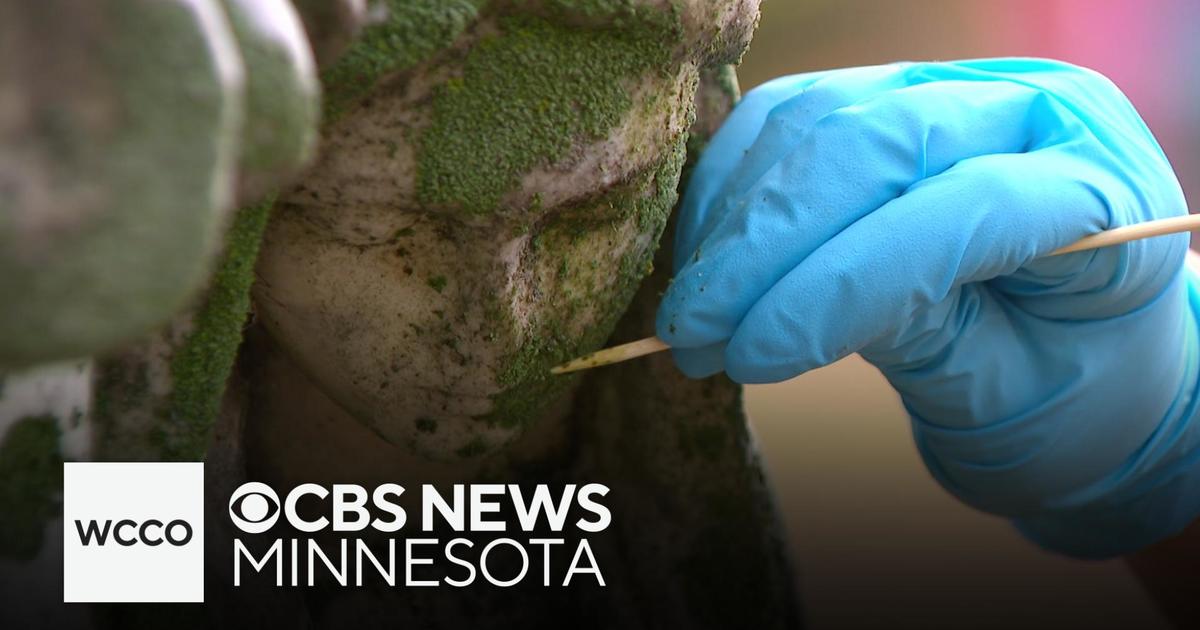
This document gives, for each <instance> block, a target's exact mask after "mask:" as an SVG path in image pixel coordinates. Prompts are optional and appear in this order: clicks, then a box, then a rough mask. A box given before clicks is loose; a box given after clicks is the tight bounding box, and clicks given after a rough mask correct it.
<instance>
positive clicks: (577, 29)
mask: <svg viewBox="0 0 1200 630" xmlns="http://www.w3.org/2000/svg"><path fill="white" fill-rule="evenodd" d="M388 7H389V9H390V11H391V12H390V13H389V17H388V19H387V20H386V21H384V22H382V23H380V24H376V25H372V26H369V27H368V28H367V29H366V30H364V32H363V33H362V36H361V39H360V40H359V41H358V42H356V43H355V44H354V45H353V46H352V47H351V48H350V49H348V50H347V51H346V52H345V53H343V55H342V56H341V58H340V59H339V60H338V62H337V63H336V64H334V65H333V66H331V67H330V68H328V69H327V70H325V72H324V74H323V77H324V80H325V83H326V88H327V94H328V98H327V102H326V105H327V109H326V111H327V120H326V123H325V128H324V132H323V139H322V151H321V155H320V157H319V158H318V162H317V163H316V164H315V165H314V166H313V168H312V169H310V171H309V172H308V173H307V174H306V176H305V177H304V178H303V181H302V182H301V183H300V184H299V185H298V186H297V187H296V188H295V189H293V190H291V191H289V192H287V193H285V194H284V195H282V196H281V199H280V202H279V203H278V205H277V207H276V212H275V216H274V218H273V220H272V222H271V225H270V226H269V228H268V232H267V236H266V241H265V243H264V248H263V255H262V257H261V259H260V261H259V265H258V274H259V278H260V281H259V283H258V284H257V285H256V288H255V296H256V303H257V305H258V308H259V313H260V315H261V317H262V321H263V323H264V325H265V326H266V328H267V329H268V330H269V331H270V333H271V335H272V336H273V337H275V339H276V341H277V342H278V346H279V347H280V348H282V349H283V351H284V352H286V353H287V354H288V355H289V356H290V358H291V359H292V360H293V362H294V363H295V364H296V365H297V366H298V367H299V368H300V369H301V370H303V371H304V372H305V373H306V374H308V376H309V377H311V378H312V380H313V382H314V383H315V384H316V385H317V386H318V387H320V388H321V389H322V390H323V391H324V392H325V393H326V394H328V395H329V396H330V397H331V398H333V400H335V401H336V402H337V403H338V404H339V405H340V406H342V407H343V408H345V409H346V410H348V411H349V412H350V413H351V414H352V415H354V416H355V417H356V418H358V419H359V420H360V421H361V422H363V423H365V424H366V425H367V426H369V427H370V428H371V429H372V430H373V431H375V432H376V433H378V434H379V435H381V436H383V437H384V438H385V439H386V440H388V441H389V442H391V443H393V444H399V445H402V446H407V447H409V448H411V449H413V450H415V451H417V452H419V453H421V454H423V455H425V456H429V457H436V458H440V459H443V460H455V459H469V458H471V457H476V456H479V455H482V454H485V453H489V452H492V451H495V450H496V449H497V448H499V447H501V446H503V445H505V444H507V443H509V442H511V441H512V440H513V439H515V438H516V437H517V436H519V435H520V434H521V432H522V431H523V430H525V428H526V427H527V426H528V425H529V423H530V422H532V421H533V420H534V419H536V418H538V417H539V416H540V415H541V412H542V411H543V410H544V408H545V404H546V403H547V402H549V401H553V400H555V399H557V398H558V397H560V396H562V395H563V394H564V393H565V392H566V391H568V390H569V389H570V387H571V385H572V383H573V382H574V380H573V379H571V378H555V379H551V378H549V377H548V375H547V370H548V368H549V367H550V366H552V365H554V364H555V363H558V362H560V361H563V360H565V359H567V358H570V357H571V356H574V355H577V354H580V353H583V352H586V351H589V350H592V349H595V348H596V347H598V346H599V345H600V344H601V343H602V342H603V341H604V340H605V339H606V338H607V337H608V335H609V333H610V332H611V331H612V329H613V326H614V325H615V323H616V320H617V318H618V317H619V316H620V315H621V313H622V312H623V311H624V309H625V307H626V306H627V305H628V304H629V301H630V299H631V298H632V296H633V292H634V291H635V290H636V288H637V286H638V285H639V284H640V282H641V280H642V278H643V277H644V276H645V275H646V273H648V272H649V270H650V267H651V259H652V256H653V252H654V250H655V247H656V243H657V239H658V236H659V235H660V233H661V232H662V229H663V226H664V225H665V222H666V217H667V215H668V213H669V210H670V208H671V206H672V205H673V204H674V201H675V198H676V184H677V180H678V176H679V172H680V170H681V168H682V165H683V159H684V145H685V142H686V138H687V129H688V126H689V125H690V124H691V121H692V118H693V103H694V96H695V90H696V85H697V78H698V73H699V69H700V68H701V67H702V66H704V65H705V64H707V63H709V62H710V61H711V60H714V59H725V58H729V57H736V55H737V54H739V53H740V51H741V49H742V48H743V47H744V45H745V43H746V42H747V41H748V38H749V35H750V31H751V30H752V27H753V25H754V20H755V19H756V16H757V3H755V2H741V1H731V0H725V1H714V0H708V1H704V2H700V1H693V2H684V3H669V2H659V1H644V2H632V1H624V0H621V1H616V0H580V1H568V0H555V1H544V2H495V3H482V2H478V1H468V0H458V1H455V2H447V3H442V2H432V1H417V2H408V3H405V2H393V3H389V4H388ZM417 24H419V25H421V29H419V30H420V33H421V35H420V36H416V35H415V34H414V33H415V31H416V30H417V29H415V27H414V25H417ZM405 36H408V37H410V39H405V38H404V37H405ZM397 42H407V43H402V44H400V49H399V50H397V48H396V47H397Z"/></svg>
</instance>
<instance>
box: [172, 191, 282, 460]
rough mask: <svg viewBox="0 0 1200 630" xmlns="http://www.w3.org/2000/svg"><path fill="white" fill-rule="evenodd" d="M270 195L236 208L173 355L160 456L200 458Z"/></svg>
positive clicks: (244, 306) (237, 336) (245, 304)
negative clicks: (190, 322)
mask: <svg viewBox="0 0 1200 630" xmlns="http://www.w3.org/2000/svg"><path fill="white" fill-rule="evenodd" d="M273 203H274V199H267V200H265V201H263V202H262V203H260V204H258V205H254V206H249V207H246V208H243V209H241V210H239V211H238V213H237V215H236V216H235V217H234V222H233V226H232V227H231V228H230V230H229V232H228V234H227V235H226V241H225V251H224V253H223V255H222V257H221V261H220V264H219V265H218V267H217V271H216V273H215V274H214V275H213V277H212V282H211V284H210V286H209V289H208V293H207V294H206V295H205V298H204V303H203V305H202V306H201V307H200V310H199V311H198V312H197V314H196V318H195V322H194V328H193V330H192V332H191V333H190V334H189V335H188V336H187V338H186V339H185V340H184V343H183V345H182V347H180V348H179V350H178V351H176V353H175V355H174V356H173V357H172V359H171V380H172V390H171V398H170V404H169V407H168V410H167V417H166V418H165V421H164V426H163V427H162V428H161V431H162V444H163V457H164V458H166V459H177V460H185V461H194V460H198V459H202V458H203V456H204V452H205V450H206V449H207V447H208V440H209V437H210V433H211V430H212V426H213V423H214V421H215V420H216V417H217V414H218V412H219V411H220V406H221V396H222V395H223V394H224V392H225V381H226V380H227V379H228V378H229V373H230V372H231V371H232V369H233V362H234V359H235V357H236V356H237V349H238V346H239V345H240V344H241V341H242V327H243V326H244V325H245V322H246V315H247V313H249V311H250V285H251V283H252V282H253V280H254V261H255V260H256V259H257V258H258V248H259V244H260V243H261V241H262V234H263V230H264V229H265V228H266V225H267V217H268V216H269V214H270V210H271V206H272V204H273Z"/></svg>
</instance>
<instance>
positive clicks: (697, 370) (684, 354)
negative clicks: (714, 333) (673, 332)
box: [671, 343, 725, 378]
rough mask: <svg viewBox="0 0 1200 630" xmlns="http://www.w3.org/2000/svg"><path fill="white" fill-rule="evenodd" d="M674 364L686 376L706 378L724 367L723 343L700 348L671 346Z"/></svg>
mask: <svg viewBox="0 0 1200 630" xmlns="http://www.w3.org/2000/svg"><path fill="white" fill-rule="evenodd" d="M671 356H672V357H673V358H674V359H675V365H676V366H677V367H678V368H679V371H680V372H683V374H684V376H687V377H688V378H706V377H709V376H712V375H714V374H717V373H720V372H722V371H723V370H724V369H725V344H723V343H720V344H713V345H711V346H704V347H702V348H672V349H671Z"/></svg>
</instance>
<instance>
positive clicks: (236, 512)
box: [229, 481, 279, 534]
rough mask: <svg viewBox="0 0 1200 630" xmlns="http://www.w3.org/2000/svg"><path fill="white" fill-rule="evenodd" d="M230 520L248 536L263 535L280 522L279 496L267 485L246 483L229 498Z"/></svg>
mask: <svg viewBox="0 0 1200 630" xmlns="http://www.w3.org/2000/svg"><path fill="white" fill-rule="evenodd" d="M229 518H231V519H233V524H234V525H237V527H238V529H240V530H242V531H244V532H246V533H247V534H261V533H263V532H265V531H267V530H268V529H271V527H272V526H273V525H275V521H278V520H279V495H277V494H275V491H274V490H272V489H271V487H270V486H268V485H267V484H265V483H259V482H257V481H251V482H249V483H244V484H242V485H241V486H239V487H238V489H237V490H235V491H234V493H233V496H231V497H229Z"/></svg>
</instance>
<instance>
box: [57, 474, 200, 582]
mask: <svg viewBox="0 0 1200 630" xmlns="http://www.w3.org/2000/svg"><path fill="white" fill-rule="evenodd" d="M63 525H64V526H63V601H65V602H202V601H204V465H203V464H201V463H136V464H133V463H101V464H93V463H86V464H76V463H68V464H64V465H63Z"/></svg>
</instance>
